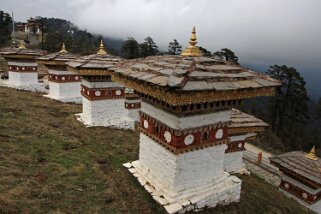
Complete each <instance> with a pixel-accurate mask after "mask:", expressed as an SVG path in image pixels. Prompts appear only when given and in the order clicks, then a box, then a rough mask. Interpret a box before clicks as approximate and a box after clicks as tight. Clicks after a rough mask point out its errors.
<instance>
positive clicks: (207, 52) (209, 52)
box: [198, 47, 212, 57]
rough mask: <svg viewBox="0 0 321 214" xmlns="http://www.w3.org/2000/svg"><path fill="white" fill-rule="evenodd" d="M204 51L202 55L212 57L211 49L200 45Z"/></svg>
mask: <svg viewBox="0 0 321 214" xmlns="http://www.w3.org/2000/svg"><path fill="white" fill-rule="evenodd" d="M198 48H199V49H200V50H201V51H202V56H207V57H210V56H212V53H211V51H209V50H207V49H206V48H203V47H198Z"/></svg>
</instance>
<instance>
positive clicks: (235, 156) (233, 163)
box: [224, 151, 245, 172]
mask: <svg viewBox="0 0 321 214" xmlns="http://www.w3.org/2000/svg"><path fill="white" fill-rule="evenodd" d="M243 153H244V151H239V152H229V153H225V156H224V170H225V171H227V172H240V171H241V170H242V169H244V168H245V164H244V163H243V161H242V157H243Z"/></svg>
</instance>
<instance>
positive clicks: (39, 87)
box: [0, 80, 49, 93]
mask: <svg viewBox="0 0 321 214" xmlns="http://www.w3.org/2000/svg"><path fill="white" fill-rule="evenodd" d="M0 86H2V87H8V88H15V89H17V90H23V91H32V92H42V93H48V91H49V90H48V89H46V88H45V87H46V84H44V83H37V84H33V85H28V86H18V85H10V84H9V80H0Z"/></svg>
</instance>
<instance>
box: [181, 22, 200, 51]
mask: <svg viewBox="0 0 321 214" xmlns="http://www.w3.org/2000/svg"><path fill="white" fill-rule="evenodd" d="M196 44H197V37H196V30H195V26H194V27H193V31H192V35H191V38H190V40H189V47H188V48H186V49H185V50H184V51H183V52H182V53H181V56H202V52H201V50H200V49H199V48H198V47H196Z"/></svg>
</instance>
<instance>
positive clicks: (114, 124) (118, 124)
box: [75, 113, 135, 130]
mask: <svg viewBox="0 0 321 214" xmlns="http://www.w3.org/2000/svg"><path fill="white" fill-rule="evenodd" d="M75 116H76V117H77V120H78V121H79V122H81V123H83V124H84V125H85V126H86V127H94V126H102V127H111V128H116V129H125V130H135V121H134V120H133V119H131V118H127V117H124V118H113V119H106V120H104V121H101V122H99V123H92V122H88V121H87V120H86V117H84V116H83V113H79V114H75Z"/></svg>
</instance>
